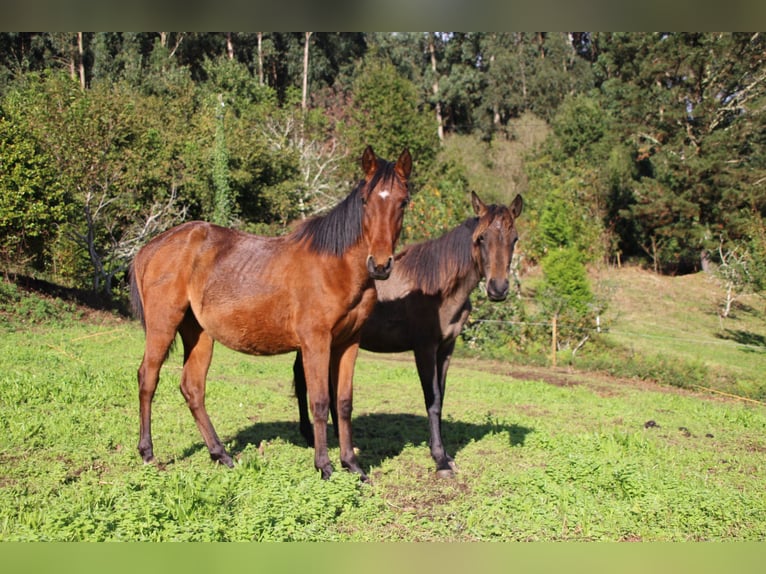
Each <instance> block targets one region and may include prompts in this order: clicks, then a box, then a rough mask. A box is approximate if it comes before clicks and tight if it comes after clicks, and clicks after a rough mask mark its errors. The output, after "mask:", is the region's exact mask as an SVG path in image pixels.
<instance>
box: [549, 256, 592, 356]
mask: <svg viewBox="0 0 766 574" xmlns="http://www.w3.org/2000/svg"><path fill="white" fill-rule="evenodd" d="M541 263H542V268H543V280H542V282H541V284H540V286H539V287H538V290H537V296H536V297H537V300H538V302H539V303H540V306H541V309H542V311H543V315H544V317H547V318H550V317H555V320H556V325H557V329H558V337H557V343H558V347H559V348H569V349H572V351H573V353H575V352H577V350H578V349H580V348H581V347H582V346H583V345H584V344H585V343H586V341H587V340H588V339H589V338H590V334H591V332H592V331H593V329H594V325H595V320H594V319H595V316H596V315H597V311H598V309H597V308H596V298H595V297H594V296H593V293H592V291H591V288H590V284H589V283H588V274H587V272H586V270H585V266H584V264H583V261H582V257H581V256H580V254H579V252H578V251H577V250H576V249H574V248H571V247H568V248H561V249H554V250H552V251H550V252H549V253H548V254H547V255H546V256H545V257H544V258H543V259H542V262H541Z"/></svg>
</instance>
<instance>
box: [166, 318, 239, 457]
mask: <svg viewBox="0 0 766 574" xmlns="http://www.w3.org/2000/svg"><path fill="white" fill-rule="evenodd" d="M178 331H179V333H180V334H181V340H182V341H183V345H184V368H183V372H182V374H181V393H182V394H183V396H184V398H185V399H186V404H187V405H188V406H189V410H190V411H191V413H192V415H193V416H194V421H195V422H196V423H197V428H199V431H200V433H201V434H202V438H203V439H204V440H205V444H206V445H207V449H208V451H209V452H210V458H212V459H213V460H214V461H218V462H220V463H221V464H225V465H226V466H229V467H232V466H234V463H233V462H232V460H231V457H230V456H229V454H228V453H227V452H226V449H225V448H224V446H223V444H222V443H221V439H219V438H218V435H217V434H216V432H215V428H213V423H212V422H211V421H210V417H209V416H208V414H207V410H206V409H205V380H206V378H207V371H208V368H209V367H210V361H211V360H212V358H213V339H212V338H211V337H210V336H209V335H208V334H207V333H206V332H205V331H204V330H203V329H202V327H201V326H200V324H199V323H198V322H197V319H196V318H195V317H194V315H193V314H192V313H191V310H189V311H188V312H187V313H186V317H184V320H183V323H182V324H181V327H180V328H179V330H178Z"/></svg>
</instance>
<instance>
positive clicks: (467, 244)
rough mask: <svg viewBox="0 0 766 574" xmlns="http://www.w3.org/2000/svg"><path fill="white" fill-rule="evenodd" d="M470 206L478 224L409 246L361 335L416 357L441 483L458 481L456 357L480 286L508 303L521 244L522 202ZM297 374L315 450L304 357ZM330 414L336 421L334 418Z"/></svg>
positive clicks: (370, 345)
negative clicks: (452, 431) (451, 391)
mask: <svg viewBox="0 0 766 574" xmlns="http://www.w3.org/2000/svg"><path fill="white" fill-rule="evenodd" d="M471 203H472V205H473V209H474V211H475V212H476V215H477V217H473V218H470V219H468V220H466V221H465V222H463V224H462V225H460V226H458V227H456V228H455V229H453V230H451V231H448V232H447V233H445V234H444V235H442V236H441V237H439V238H437V239H433V240H431V241H426V242H423V243H419V244H416V245H411V246H408V247H406V248H404V249H403V250H402V251H401V252H400V253H399V254H398V255H397V256H396V259H395V260H396V265H395V266H394V271H393V272H392V274H391V277H390V278H389V279H388V280H387V281H385V282H381V281H376V282H375V284H376V288H377V290H378V301H377V304H376V305H375V309H374V310H373V312H372V315H370V317H369V319H368V320H367V322H366V323H365V325H364V327H363V328H362V339H361V346H362V348H363V349H367V350H369V351H374V352H378V353H400V352H404V351H414V354H415V363H416V365H417V369H418V375H419V376H420V383H421V385H422V387H423V396H424V398H425V404H426V411H427V413H428V424H429V427H430V434H431V440H430V446H431V456H432V457H433V459H434V460H435V461H436V469H437V474H438V475H439V476H451V475H452V473H453V471H454V470H455V468H456V467H455V463H454V461H453V459H452V457H451V456H450V455H448V454H447V452H446V451H445V449H444V444H443V443H442V436H441V413H442V405H443V402H444V391H445V385H446V378H447V369H448V367H449V362H450V357H451V356H452V351H453V350H454V348H455V341H456V339H457V337H458V335H459V334H460V331H461V330H462V329H463V325H464V324H465V322H466V320H467V319H468V314H469V313H470V311H471V301H470V295H471V292H472V291H473V290H474V289H475V288H476V286H477V285H478V284H479V282H480V281H481V279H482V278H484V279H486V285H487V296H488V297H489V299H490V300H492V301H502V300H504V299H505V298H506V297H507V295H508V290H509V281H508V271H509V267H510V263H511V257H512V256H513V249H514V246H515V244H516V241H517V239H518V233H517V231H516V218H517V217H519V215H520V214H521V209H522V199H521V196H520V195H517V196H516V198H515V199H514V200H513V203H512V204H511V205H510V207H506V206H502V205H485V204H484V203H483V202H482V201H481V199H479V197H478V196H477V195H476V194H475V193H472V194H471ZM293 373H294V376H295V394H296V397H297V399H298V410H299V413H300V430H301V434H302V435H303V436H304V437H305V438H306V440H307V441H308V442H309V444H312V442H313V436H312V428H311V423H310V421H309V413H308V407H307V403H306V380H305V377H304V371H303V368H302V364H301V359H300V353H298V357H296V361H295V364H294V366H293ZM331 392H332V389H331ZM331 406H332V402H331ZM331 414H332V416H333V420H337V419H336V417H335V414H336V413H335V411H332V413H331Z"/></svg>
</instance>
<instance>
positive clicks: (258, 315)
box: [200, 301, 300, 355]
mask: <svg viewBox="0 0 766 574" xmlns="http://www.w3.org/2000/svg"><path fill="white" fill-rule="evenodd" d="M200 324H201V325H202V327H203V328H204V329H205V331H207V333H208V334H209V335H210V336H211V337H212V338H213V339H214V340H216V341H218V342H220V343H221V344H223V345H225V346H227V347H229V348H230V349H233V350H235V351H239V352H241V353H247V354H249V355H279V354H282V353H289V352H291V351H295V350H296V349H298V348H299V346H300V345H299V342H298V336H297V334H296V332H295V329H294V328H293V321H292V318H291V316H290V313H289V311H288V310H287V309H283V307H282V306H280V305H279V304H278V303H277V302H273V301H272V302H266V303H261V304H255V303H252V304H250V305H247V304H245V305H242V304H240V305H237V306H235V307H231V308H228V309H224V308H219V309H217V310H213V309H206V310H205V311H204V312H203V314H202V318H201V320H200Z"/></svg>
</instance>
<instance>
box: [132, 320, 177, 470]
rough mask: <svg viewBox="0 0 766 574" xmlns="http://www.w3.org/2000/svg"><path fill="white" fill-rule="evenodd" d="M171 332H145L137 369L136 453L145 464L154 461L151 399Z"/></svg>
mask: <svg viewBox="0 0 766 574" xmlns="http://www.w3.org/2000/svg"><path fill="white" fill-rule="evenodd" d="M175 334H176V332H175V330H172V331H171V332H158V331H155V330H149V329H147V331H146V347H145V350H144V358H143V360H142V361H141V366H140V367H139V368H138V408H139V420H140V428H139V438H138V452H139V454H140V455H141V458H142V459H143V461H144V462H145V463H147V464H148V463H151V462H153V461H154V447H153V444H152V399H153V398H154V392H155V391H156V390H157V383H158V382H159V379H160V368H161V367H162V363H164V362H165V359H166V358H167V356H168V352H169V351H170V347H171V345H172V344H173V339H175Z"/></svg>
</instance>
